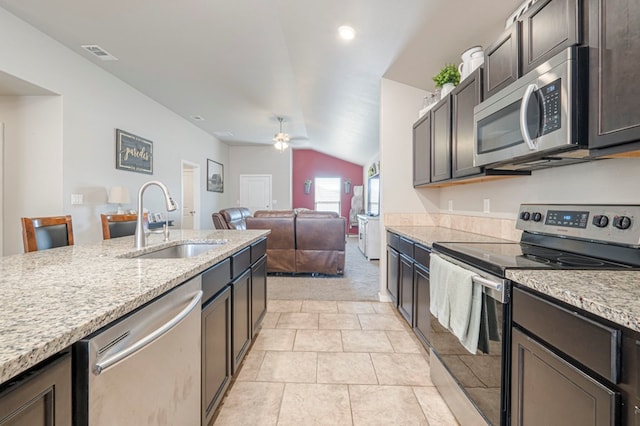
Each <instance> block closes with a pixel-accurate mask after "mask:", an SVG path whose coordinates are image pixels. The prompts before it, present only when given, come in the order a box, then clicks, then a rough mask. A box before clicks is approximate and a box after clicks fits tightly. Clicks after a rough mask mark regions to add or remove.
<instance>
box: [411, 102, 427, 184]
mask: <svg viewBox="0 0 640 426" xmlns="http://www.w3.org/2000/svg"><path fill="white" fill-rule="evenodd" d="M429 182H431V112H430V111H427V113H426V114H425V115H424V116H423V117H422V118H420V120H418V121H417V122H416V124H414V125H413V186H418V185H424V184H426V183H429Z"/></svg>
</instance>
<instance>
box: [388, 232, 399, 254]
mask: <svg viewBox="0 0 640 426" xmlns="http://www.w3.org/2000/svg"><path fill="white" fill-rule="evenodd" d="M387 245H389V246H391V247H393V248H394V249H396V250H400V236H399V235H398V234H394V233H393V232H389V231H387Z"/></svg>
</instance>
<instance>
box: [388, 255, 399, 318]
mask: <svg viewBox="0 0 640 426" xmlns="http://www.w3.org/2000/svg"><path fill="white" fill-rule="evenodd" d="M399 280H400V253H398V251H397V250H395V249H393V248H391V247H389V246H387V290H388V291H389V295H390V296H391V300H393V302H394V303H395V304H396V306H397V304H398V282H399Z"/></svg>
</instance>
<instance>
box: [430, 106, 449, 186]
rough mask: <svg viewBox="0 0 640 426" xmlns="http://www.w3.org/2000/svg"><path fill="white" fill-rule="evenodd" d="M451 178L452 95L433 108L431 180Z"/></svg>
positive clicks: (437, 180)
mask: <svg viewBox="0 0 640 426" xmlns="http://www.w3.org/2000/svg"><path fill="white" fill-rule="evenodd" d="M447 179H451V95H447V96H446V97H445V98H444V99H442V100H441V101H440V102H438V103H437V104H436V105H435V106H434V107H433V108H432V109H431V182H439V181H442V180H447Z"/></svg>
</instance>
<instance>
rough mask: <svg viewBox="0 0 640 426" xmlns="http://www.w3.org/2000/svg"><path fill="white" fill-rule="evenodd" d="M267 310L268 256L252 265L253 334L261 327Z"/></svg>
mask: <svg viewBox="0 0 640 426" xmlns="http://www.w3.org/2000/svg"><path fill="white" fill-rule="evenodd" d="M266 312H267V256H262V258H260V260H258V261H257V262H256V263H254V264H253V265H252V266H251V336H255V335H256V333H257V332H258V330H259V329H260V322H261V321H262V318H264V314H265V313H266Z"/></svg>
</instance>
